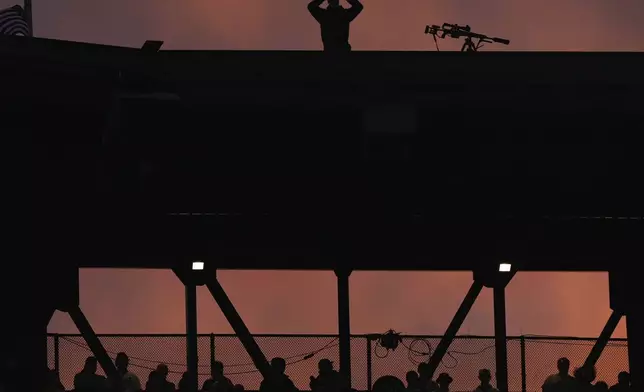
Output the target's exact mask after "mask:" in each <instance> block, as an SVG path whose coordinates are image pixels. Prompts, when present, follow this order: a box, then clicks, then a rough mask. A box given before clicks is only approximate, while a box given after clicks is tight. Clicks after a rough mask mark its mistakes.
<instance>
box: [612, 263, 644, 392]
mask: <svg viewBox="0 0 644 392" xmlns="http://www.w3.org/2000/svg"><path fill="white" fill-rule="evenodd" d="M608 277H609V289H610V307H611V309H613V310H614V311H615V312H620V313H622V314H624V315H626V331H627V335H628V363H629V367H630V373H631V381H632V386H633V388H632V389H633V390H634V391H644V370H642V369H644V339H642V335H641V332H640V331H642V328H644V322H643V321H644V320H643V318H644V317H643V316H644V312H643V311H642V306H641V304H640V298H641V296H642V289H641V288H640V287H641V278H640V276H639V274H637V273H634V272H633V271H628V270H622V271H610V272H609V275H608Z"/></svg>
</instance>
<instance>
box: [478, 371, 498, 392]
mask: <svg viewBox="0 0 644 392" xmlns="http://www.w3.org/2000/svg"><path fill="white" fill-rule="evenodd" d="M479 381H480V382H481V384H480V385H479V386H478V387H477V388H476V390H474V392H499V390H498V389H496V388H494V387H493V386H492V384H491V381H492V372H490V370H489V369H481V370H479Z"/></svg>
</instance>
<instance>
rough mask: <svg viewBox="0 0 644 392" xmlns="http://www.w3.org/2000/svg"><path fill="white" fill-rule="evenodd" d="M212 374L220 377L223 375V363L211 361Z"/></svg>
mask: <svg viewBox="0 0 644 392" xmlns="http://www.w3.org/2000/svg"><path fill="white" fill-rule="evenodd" d="M212 375H213V377H221V376H223V375H224V364H223V363H222V362H221V361H215V362H213V363H212Z"/></svg>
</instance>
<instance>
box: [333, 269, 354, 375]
mask: <svg viewBox="0 0 644 392" xmlns="http://www.w3.org/2000/svg"><path fill="white" fill-rule="evenodd" d="M335 275H336V276H337V278H338V334H339V337H340V374H342V376H343V377H344V379H345V381H346V382H348V385H349V387H351V320H350V313H351V305H350V302H349V277H350V276H351V270H350V269H336V270H335Z"/></svg>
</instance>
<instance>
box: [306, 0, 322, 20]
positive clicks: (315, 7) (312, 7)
mask: <svg viewBox="0 0 644 392" xmlns="http://www.w3.org/2000/svg"><path fill="white" fill-rule="evenodd" d="M322 3H324V0H313V1H312V2H310V3H309V12H310V13H311V15H313V17H314V18H315V20H317V21H318V22H319V21H320V18H321V17H322V14H323V12H324V10H323V9H322V8H321V7H320V6H321V5H322Z"/></svg>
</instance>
